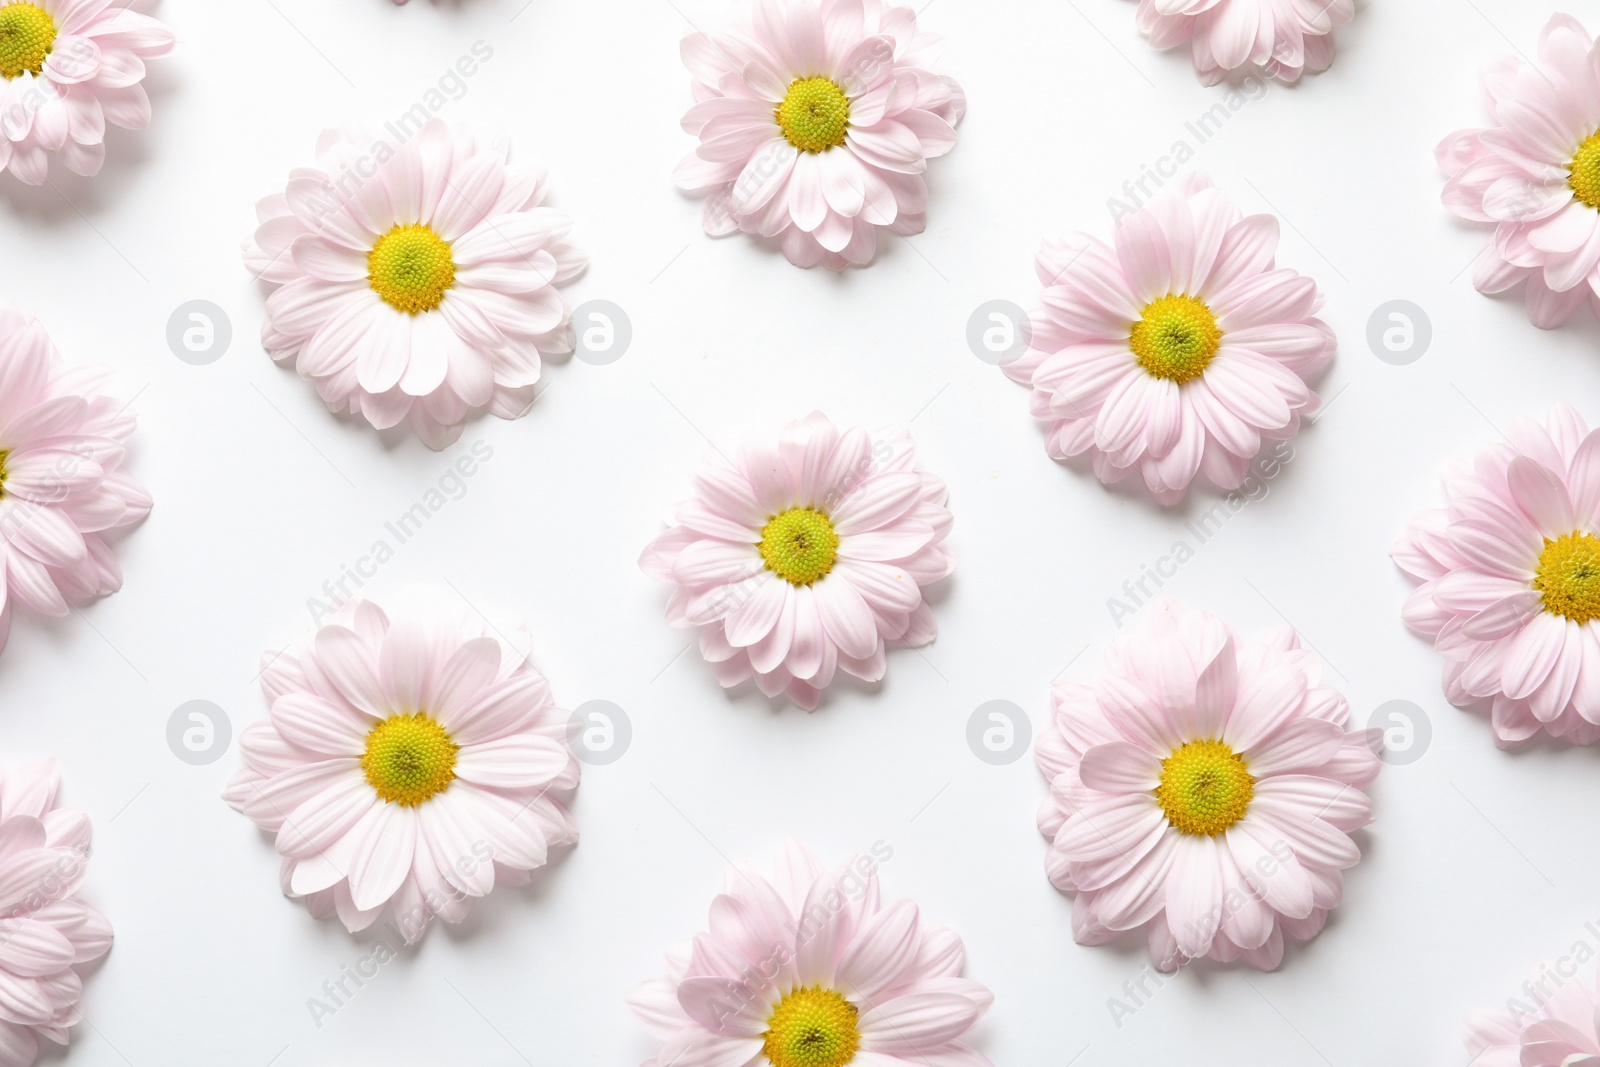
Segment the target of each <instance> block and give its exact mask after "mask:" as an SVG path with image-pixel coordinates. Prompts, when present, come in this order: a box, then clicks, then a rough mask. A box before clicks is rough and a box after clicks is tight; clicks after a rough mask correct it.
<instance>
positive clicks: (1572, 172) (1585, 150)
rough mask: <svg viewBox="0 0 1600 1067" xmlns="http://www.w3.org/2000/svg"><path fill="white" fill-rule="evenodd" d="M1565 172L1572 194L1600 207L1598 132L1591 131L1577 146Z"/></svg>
mask: <svg viewBox="0 0 1600 1067" xmlns="http://www.w3.org/2000/svg"><path fill="white" fill-rule="evenodd" d="M1567 172H1568V174H1567V184H1568V185H1570V186H1572V195H1573V196H1575V197H1577V198H1578V199H1579V200H1580V201H1581V202H1583V203H1585V204H1588V205H1589V206H1590V207H1592V208H1600V133H1591V134H1590V135H1589V136H1588V138H1587V139H1585V141H1584V142H1583V143H1582V144H1581V145H1579V146H1578V150H1577V151H1576V152H1574V153H1573V155H1572V162H1571V163H1568V164H1567Z"/></svg>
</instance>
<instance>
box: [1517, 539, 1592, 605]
mask: <svg viewBox="0 0 1600 1067" xmlns="http://www.w3.org/2000/svg"><path fill="white" fill-rule="evenodd" d="M1533 587H1534V588H1535V589H1537V590H1539V592H1540V593H1543V594H1544V610H1545V611H1547V612H1549V613H1550V614H1552V615H1560V616H1561V617H1562V618H1564V619H1571V620H1572V621H1573V622H1576V623H1580V624H1581V623H1586V622H1589V621H1590V620H1592V619H1600V537H1595V536H1594V535H1593V534H1586V533H1569V534H1565V535H1563V536H1561V537H1558V538H1556V539H1555V540H1554V541H1551V540H1549V539H1548V538H1546V540H1545V543H1544V551H1543V552H1540V553H1539V566H1538V567H1537V568H1536V569H1535V570H1534V575H1533Z"/></svg>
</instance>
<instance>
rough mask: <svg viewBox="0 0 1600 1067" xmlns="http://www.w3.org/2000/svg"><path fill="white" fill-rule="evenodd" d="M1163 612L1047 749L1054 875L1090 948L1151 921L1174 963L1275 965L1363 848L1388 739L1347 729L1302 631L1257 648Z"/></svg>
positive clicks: (1063, 707) (1042, 817)
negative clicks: (1380, 752) (1358, 839)
mask: <svg viewBox="0 0 1600 1067" xmlns="http://www.w3.org/2000/svg"><path fill="white" fill-rule="evenodd" d="M1150 610H1151V616H1150V618H1149V620H1148V622H1146V623H1145V625H1144V626H1143V627H1142V629H1141V631H1140V632H1135V633H1130V634H1128V635H1127V636H1124V637H1121V638H1118V639H1117V640H1115V641H1113V642H1112V645H1111V647H1110V648H1109V649H1108V650H1107V652H1106V656H1105V662H1104V665H1103V667H1102V669H1101V672H1100V678H1099V680H1098V681H1096V682H1095V684H1094V685H1092V686H1090V685H1080V684H1076V683H1061V684H1058V685H1057V686H1056V689H1055V692H1054V694H1053V696H1054V703H1055V721H1054V723H1053V725H1052V728H1051V729H1050V730H1049V731H1048V732H1047V733H1046V734H1045V735H1044V736H1043V737H1042V738H1041V739H1040V742H1039V746H1038V749H1037V757H1038V761H1039V768H1040V770H1042V771H1043V772H1044V774H1045V777H1046V778H1047V779H1049V781H1050V796H1049V797H1048V798H1047V799H1046V800H1045V803H1044V806H1043V807H1042V808H1041V809H1040V812H1039V829H1040V830H1041V831H1042V832H1043V833H1044V835H1045V837H1047V838H1049V839H1050V855H1049V860H1048V862H1047V864H1046V869H1047V870H1048V872H1049V876H1050V881H1051V882H1052V883H1053V884H1054V885H1055V886H1056V888H1058V889H1060V890H1062V891H1063V892H1065V893H1069V894H1071V895H1072V896H1073V906H1072V927H1073V936H1074V937H1075V938H1076V939H1077V941H1078V942H1079V943H1080V944H1085V945H1098V944H1101V943H1103V942H1107V941H1111V940H1113V939H1115V938H1117V937H1119V936H1120V935H1122V934H1123V933H1126V932H1130V931H1135V930H1141V931H1143V933H1144V935H1145V939H1146V941H1147V943H1148V945H1149V950H1150V958H1151V960H1152V961H1153V962H1154V963H1155V965H1156V966H1157V967H1159V968H1161V969H1162V970H1167V971H1171V970H1176V969H1177V968H1178V967H1180V966H1182V965H1183V964H1184V963H1187V962H1188V961H1189V960H1193V959H1202V958H1207V959H1213V960H1219V961H1222V962H1225V963H1227V962H1232V961H1234V960H1242V961H1243V962H1244V963H1246V964H1248V965H1250V966H1252V967H1257V968H1260V969H1262V970H1272V969H1273V968H1275V967H1277V966H1278V963H1279V962H1280V961H1281V960H1282V958H1283V949H1284V944H1285V942H1287V941H1291V940H1293V941H1305V940H1309V939H1310V938H1312V937H1315V936H1316V935H1317V934H1318V933H1319V932H1320V931H1321V929H1322V924H1323V922H1324V921H1325V920H1326V918H1327V915H1328V912H1329V911H1330V910H1331V909H1332V908H1334V907H1335V906H1336V905H1337V904H1338V903H1339V899H1340V896H1341V895H1342V893H1343V878H1342V873H1341V872H1343V871H1344V870H1345V869H1347V868H1349V867H1353V866H1354V865H1355V864H1356V862H1357V860H1359V859H1360V852H1359V851H1358V850H1357V849H1356V846H1355V844H1354V842H1352V841H1351V839H1350V834H1351V832H1352V831H1354V830H1357V829H1359V828H1360V827H1362V826H1365V825H1366V824H1367V822H1368V820H1369V817H1370V813H1371V803H1370V801H1368V799H1367V796H1366V794H1365V793H1363V792H1362V791H1361V787H1362V786H1364V785H1366V784H1367V783H1368V782H1370V781H1372V779H1373V778H1374V777H1376V776H1377V773H1378V767H1379V762H1378V758H1377V756H1376V754H1375V746H1376V745H1377V743H1378V741H1379V737H1380V735H1379V734H1378V732H1377V731H1370V730H1368V731H1353V732H1347V731H1346V729H1345V725H1346V723H1347V721H1348V720H1349V717H1350V707H1349V705H1348V704H1346V703H1345V699H1344V697H1342V696H1340V695H1339V694H1338V693H1337V692H1335V691H1334V690H1332V689H1328V688H1326V687H1324V686H1321V685H1319V684H1318V682H1319V679H1320V675H1321V668H1320V666H1319V665H1318V663H1317V660H1316V657H1315V656H1314V655H1312V654H1311V653H1309V652H1306V651H1304V650H1303V649H1301V647H1300V642H1299V640H1298V638H1296V636H1295V634H1294V632H1293V631H1292V630H1287V629H1285V630H1283V631H1280V632H1279V633H1277V634H1274V635H1273V636H1272V637H1271V638H1270V639H1268V640H1267V641H1265V642H1261V643H1254V644H1246V643H1244V642H1242V641H1241V640H1240V639H1239V638H1238V637H1237V636H1236V635H1235V634H1234V633H1233V631H1232V630H1231V629H1229V628H1228V626H1227V625H1226V624H1225V623H1223V622H1221V621H1220V620H1218V619H1215V618H1213V617H1211V616H1210V615H1207V614H1205V613H1204V612H1201V611H1195V610H1193V609H1190V608H1183V607H1179V606H1177V605H1175V604H1163V605H1160V606H1157V607H1154V608H1152V609H1150Z"/></svg>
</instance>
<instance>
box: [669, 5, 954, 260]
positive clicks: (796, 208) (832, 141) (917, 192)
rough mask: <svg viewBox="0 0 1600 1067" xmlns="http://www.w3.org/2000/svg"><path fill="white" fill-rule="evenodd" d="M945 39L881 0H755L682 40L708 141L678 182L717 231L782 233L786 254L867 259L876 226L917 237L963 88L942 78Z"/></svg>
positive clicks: (696, 114) (700, 132) (700, 129)
mask: <svg viewBox="0 0 1600 1067" xmlns="http://www.w3.org/2000/svg"><path fill="white" fill-rule="evenodd" d="M939 47H940V39H939V38H938V37H936V36H934V35H932V34H927V33H920V32H918V30H917V16H916V14H915V12H913V11H912V9H911V8H909V7H891V6H889V5H888V4H887V3H885V2H883V0H821V2H820V3H819V2H817V0H753V2H750V3H746V4H743V5H741V6H739V7H738V8H736V9H735V11H734V12H733V14H732V15H731V16H730V17H729V18H728V19H727V21H726V25H724V26H722V27H720V28H718V29H715V30H712V31H709V32H706V33H692V34H690V35H689V36H687V37H685V38H684V39H683V45H682V49H681V51H682V53H683V61H684V63H685V65H687V66H688V68H689V72H690V74H691V75H692V77H693V79H694V97H695V104H694V106H693V107H691V108H690V109H689V110H688V112H687V113H686V114H685V115H684V116H683V128H684V130H685V132H687V133H689V134H692V135H693V136H695V137H696V138H698V139H699V144H698V145H697V146H696V148H695V150H694V152H693V153H691V154H690V155H689V156H687V157H685V158H684V160H683V161H682V162H681V163H679V164H678V167H677V170H676V171H675V173H674V177H675V179H676V181H677V183H678V187H679V188H680V189H682V190H684V191H685V192H689V193H694V194H699V195H702V196H705V197H706V201H705V210H704V218H703V221H704V225H705V229H706V232H707V233H709V234H711V235H712V236H714V237H720V236H722V235H725V234H730V233H734V232H736V231H743V232H744V233H748V234H755V235H759V236H760V237H764V238H770V239H772V240H774V241H776V242H778V243H779V244H780V245H781V247H782V248H783V253H784V255H786V256H787V257H788V258H789V261H790V262H791V263H794V264H795V265H796V266H800V267H813V266H816V265H817V264H818V263H821V264H823V265H824V266H826V267H828V268H830V269H832V270H844V269H845V268H846V267H848V266H865V265H866V264H868V263H870V262H872V258H873V256H874V255H875V254H876V253H877V249H878V242H879V231H880V230H882V229H887V230H889V231H891V232H893V233H898V234H902V235H909V234H917V233H921V232H922V230H923V227H924V226H925V224H926V223H925V215H926V212H927V208H928V186H927V183H926V182H925V181H924V180H923V172H924V171H925V170H926V169H927V166H928V160H930V159H932V158H933V157H935V156H942V155H944V154H945V153H946V152H949V151H950V150H951V149H952V148H954V147H955V143H956V134H955V127H956V125H957V124H958V123H959V122H960V121H961V116H962V115H963V114H964V113H965V112H966V107H967V101H966V96H965V94H964V93H962V91H961V87H960V86H959V85H957V84H956V82H955V80H954V79H952V78H949V77H944V76H941V75H938V74H935V73H933V70H932V67H933V63H934V60H935V58H936V57H937V55H938V51H939Z"/></svg>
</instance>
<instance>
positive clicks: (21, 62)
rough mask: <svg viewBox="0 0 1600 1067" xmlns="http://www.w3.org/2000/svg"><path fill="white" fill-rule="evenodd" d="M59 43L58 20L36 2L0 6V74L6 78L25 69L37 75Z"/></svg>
mask: <svg viewBox="0 0 1600 1067" xmlns="http://www.w3.org/2000/svg"><path fill="white" fill-rule="evenodd" d="M55 43H56V21H55V19H53V18H51V17H50V13H49V12H47V11H46V10H45V9H44V8H42V7H39V6H38V5H37V4H7V5H6V6H5V7H0V74H3V75H5V78H6V81H10V80H11V79H13V78H20V77H21V76H22V72H23V71H27V72H29V73H30V74H38V73H39V72H40V71H42V70H44V60H45V57H46V56H48V55H49V54H50V50H51V49H52V48H53V47H55Z"/></svg>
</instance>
